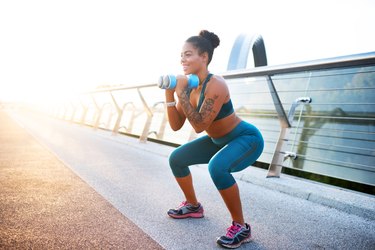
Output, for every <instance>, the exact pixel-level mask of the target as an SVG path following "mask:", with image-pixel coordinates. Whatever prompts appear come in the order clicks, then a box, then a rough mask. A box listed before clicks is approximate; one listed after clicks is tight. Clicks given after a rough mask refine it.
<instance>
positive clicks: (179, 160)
mask: <svg viewBox="0 0 375 250" xmlns="http://www.w3.org/2000/svg"><path fill="white" fill-rule="evenodd" d="M184 158H185V157H184V156H183V154H181V152H180V150H178V148H177V149H175V150H174V151H173V152H172V153H171V154H170V156H169V166H170V168H171V170H172V172H173V175H174V176H175V177H185V176H187V175H189V173H190V170H189V166H188V165H187V164H186V163H185V162H184Z"/></svg>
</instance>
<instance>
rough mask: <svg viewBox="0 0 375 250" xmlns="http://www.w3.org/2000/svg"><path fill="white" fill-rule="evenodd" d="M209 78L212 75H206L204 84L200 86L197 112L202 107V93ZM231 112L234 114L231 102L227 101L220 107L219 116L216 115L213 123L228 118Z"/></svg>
mask: <svg viewBox="0 0 375 250" xmlns="http://www.w3.org/2000/svg"><path fill="white" fill-rule="evenodd" d="M211 77H212V74H208V76H207V77H206V79H205V80H204V82H203V84H202V90H201V94H200V96H199V102H198V106H197V111H199V110H200V109H201V106H202V104H203V100H204V92H205V90H206V85H207V83H208V81H209V80H210V79H211ZM233 112H234V109H233V104H232V100H230V99H229V101H228V102H226V103H224V104H223V106H221V109H220V111H219V114H217V116H216V118H215V119H214V121H217V120H220V119H223V118H225V117H227V116H229V115H230V114H232V113H233Z"/></svg>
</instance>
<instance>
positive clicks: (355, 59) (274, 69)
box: [221, 51, 375, 79]
mask: <svg viewBox="0 0 375 250" xmlns="http://www.w3.org/2000/svg"><path fill="white" fill-rule="evenodd" d="M374 63H375V51H374V52H368V53H362V54H355V55H348V56H340V57H333V58H326V59H319V60H314V61H306V62H298V63H292V64H282V65H275V66H261V67H256V68H251V69H239V70H231V71H228V72H225V73H223V74H221V75H222V76H223V77H224V78H225V79H235V78H243V77H256V76H266V75H270V76H272V75H275V74H284V73H294V72H301V71H310V70H317V69H319V70H321V69H332V68H336V67H340V68H342V67H349V66H350V67H352V66H366V65H371V64H374Z"/></svg>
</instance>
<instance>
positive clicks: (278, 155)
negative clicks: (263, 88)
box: [267, 76, 311, 177]
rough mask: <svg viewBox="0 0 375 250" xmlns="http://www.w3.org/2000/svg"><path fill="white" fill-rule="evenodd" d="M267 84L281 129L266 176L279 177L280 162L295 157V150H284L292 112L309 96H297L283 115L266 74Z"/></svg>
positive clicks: (309, 101) (275, 93)
mask: <svg viewBox="0 0 375 250" xmlns="http://www.w3.org/2000/svg"><path fill="white" fill-rule="evenodd" d="M267 82H268V86H269V88H270V90H271V95H272V99H273V102H274V105H275V108H276V111H277V113H278V117H279V121H280V124H281V131H280V134H279V139H278V140H277V144H276V149H275V152H274V154H273V157H272V161H271V163H270V165H269V168H268V173H267V177H280V174H281V170H282V163H283V162H284V161H285V160H286V159H287V158H292V159H293V160H296V159H297V154H296V153H295V152H289V151H287V150H286V148H287V143H288V140H289V139H288V138H289V133H290V128H291V124H292V123H293V119H294V114H295V110H296V107H297V106H298V105H299V104H308V103H311V98H310V97H299V98H297V99H296V100H294V102H293V104H292V106H291V107H290V110H289V113H288V116H286V115H285V111H284V108H283V106H282V104H281V101H280V98H279V96H278V94H277V92H276V89H275V86H274V85H273V82H272V79H271V77H269V76H267Z"/></svg>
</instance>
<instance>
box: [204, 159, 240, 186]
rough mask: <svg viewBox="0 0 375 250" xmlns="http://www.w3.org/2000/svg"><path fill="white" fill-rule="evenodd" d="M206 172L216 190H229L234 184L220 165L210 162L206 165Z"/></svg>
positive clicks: (227, 172)
mask: <svg viewBox="0 0 375 250" xmlns="http://www.w3.org/2000/svg"><path fill="white" fill-rule="evenodd" d="M208 171H209V173H210V176H211V179H212V181H213V182H214V184H215V186H216V188H217V189H218V190H223V189H226V188H229V187H231V186H232V185H233V184H234V183H236V181H235V179H234V177H233V176H232V174H231V173H229V171H228V170H227V169H226V167H225V166H222V165H221V164H214V163H212V162H210V163H209V164H208Z"/></svg>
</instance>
